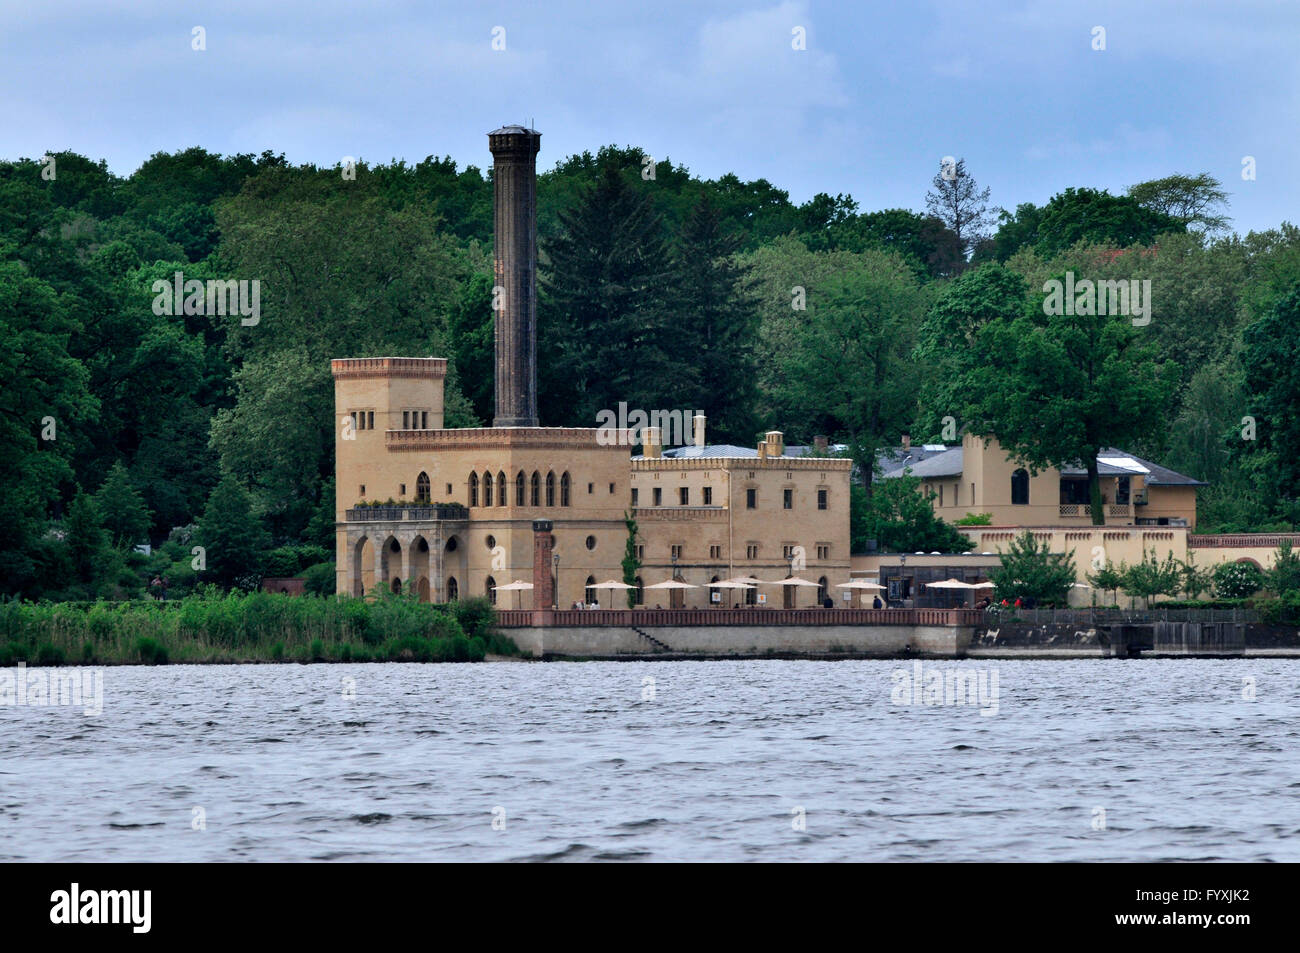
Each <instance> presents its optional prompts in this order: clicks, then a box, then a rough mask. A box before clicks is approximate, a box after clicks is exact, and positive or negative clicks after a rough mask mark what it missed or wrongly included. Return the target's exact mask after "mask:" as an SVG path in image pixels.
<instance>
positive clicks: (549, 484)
mask: <svg viewBox="0 0 1300 953" xmlns="http://www.w3.org/2000/svg"><path fill="white" fill-rule="evenodd" d="M546 505H547V506H554V505H555V474H554V473H548V474H546Z"/></svg>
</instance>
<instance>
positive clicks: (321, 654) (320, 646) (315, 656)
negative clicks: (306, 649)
mask: <svg viewBox="0 0 1300 953" xmlns="http://www.w3.org/2000/svg"><path fill="white" fill-rule="evenodd" d="M309 656H310V658H311V660H312V661H313V662H320V661H323V660H324V658H325V643H324V642H322V641H321V640H320V639H312V640H311V651H310V653H309Z"/></svg>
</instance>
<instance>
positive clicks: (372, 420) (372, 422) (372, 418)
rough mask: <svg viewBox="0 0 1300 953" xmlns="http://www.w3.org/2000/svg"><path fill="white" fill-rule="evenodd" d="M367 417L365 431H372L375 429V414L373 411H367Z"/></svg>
mask: <svg viewBox="0 0 1300 953" xmlns="http://www.w3.org/2000/svg"><path fill="white" fill-rule="evenodd" d="M368 417H369V419H368V420H367V421H366V429H367V430H374V429H375V412H374V411H373V410H371V411H368Z"/></svg>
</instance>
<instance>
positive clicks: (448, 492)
mask: <svg viewBox="0 0 1300 953" xmlns="http://www.w3.org/2000/svg"><path fill="white" fill-rule="evenodd" d="M447 495H448V496H451V484H450V483H448V484H447Z"/></svg>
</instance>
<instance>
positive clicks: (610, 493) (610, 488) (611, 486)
mask: <svg viewBox="0 0 1300 953" xmlns="http://www.w3.org/2000/svg"><path fill="white" fill-rule="evenodd" d="M609 495H610V496H613V495H614V484H612V483H611V484H610V485H609Z"/></svg>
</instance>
